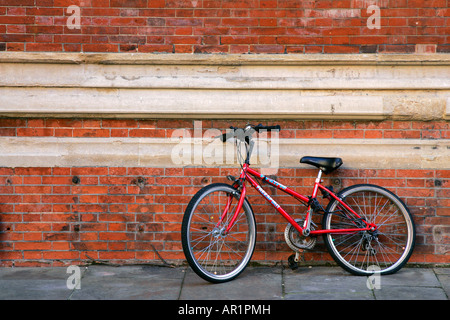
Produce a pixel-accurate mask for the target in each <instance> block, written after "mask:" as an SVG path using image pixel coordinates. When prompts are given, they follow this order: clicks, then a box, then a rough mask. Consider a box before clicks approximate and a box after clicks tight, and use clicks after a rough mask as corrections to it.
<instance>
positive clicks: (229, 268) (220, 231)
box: [181, 183, 256, 283]
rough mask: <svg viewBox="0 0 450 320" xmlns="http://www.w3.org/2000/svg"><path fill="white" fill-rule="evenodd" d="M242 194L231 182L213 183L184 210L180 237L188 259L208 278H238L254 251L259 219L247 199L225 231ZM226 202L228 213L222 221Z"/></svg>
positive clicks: (198, 271) (193, 266)
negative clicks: (230, 225) (226, 230)
mask: <svg viewBox="0 0 450 320" xmlns="http://www.w3.org/2000/svg"><path fill="white" fill-rule="evenodd" d="M239 197H240V194H239V193H238V192H236V189H234V188H233V187H232V186H230V185H227V184H223V183H216V184H211V185H209V186H206V187H204V188H203V189H201V190H200V191H198V192H197V194H195V196H194V197H193V198H192V200H191V201H190V202H189V205H188V206H187V208H186V211H185V213H184V217H183V223H182V229H181V240H182V245H183V251H184V254H185V256H186V260H187V261H188V263H189V265H190V266H191V268H192V269H193V270H194V271H195V273H197V274H198V275H199V276H200V277H202V278H203V279H205V280H207V281H210V282H213V283H219V282H226V281H230V280H232V279H234V278H236V277H237V276H238V275H239V274H240V273H241V272H242V271H244V269H245V267H246V266H247V265H248V263H249V262H250V259H251V257H252V255H253V251H254V249H255V242H256V223H255V218H254V215H253V210H252V208H251V206H250V203H249V202H248V201H247V199H245V201H244V203H243V206H242V209H241V211H240V212H239V215H238V217H237V219H236V222H235V224H234V225H233V227H232V228H231V229H230V230H229V232H228V233H225V232H224V231H225V229H226V227H227V226H228V223H229V221H230V220H231V218H232V216H233V214H234V212H235V210H236V206H237V203H238V200H239ZM227 206H228V208H229V209H228V213H227V214H226V216H225V217H224V218H223V219H222V221H221V222H220V223H219V221H220V218H221V217H222V214H223V212H224V210H225V208H226V207H227Z"/></svg>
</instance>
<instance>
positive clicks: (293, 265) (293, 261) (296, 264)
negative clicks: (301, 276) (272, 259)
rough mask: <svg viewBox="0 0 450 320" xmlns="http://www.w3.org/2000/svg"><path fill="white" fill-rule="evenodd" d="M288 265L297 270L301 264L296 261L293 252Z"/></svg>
mask: <svg viewBox="0 0 450 320" xmlns="http://www.w3.org/2000/svg"><path fill="white" fill-rule="evenodd" d="M288 266H289V268H290V269H291V270H297V269H298V267H299V265H298V262H296V261H295V254H292V255H290V256H289V258H288Z"/></svg>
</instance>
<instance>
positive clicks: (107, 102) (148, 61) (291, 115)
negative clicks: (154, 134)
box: [0, 52, 450, 120]
mask: <svg viewBox="0 0 450 320" xmlns="http://www.w3.org/2000/svg"><path fill="white" fill-rule="evenodd" d="M0 74H1V75H2V77H1V78H0V95H1V96H2V99H1V100H0V116H19V117H22V116H23V117H30V116H39V117H134V118H193V119H195V118H198V119H201V118H229V119H255V118H260V119H264V118H266V119H367V120H382V119H394V120H396V119H400V120H409V119H413V120H442V119H447V120H448V119H450V77H449V76H448V75H449V74H450V55H448V54H428V55H426V54H423V55H417V54H409V55H408V54H400V55H387V54H385V55H380V54H373V55H370V54H355V55H276V54H273V55H268V54H263V55H220V54H210V55H205V54H142V53H139V54H137V53H114V54H108V53H101V54H100V53H25V52H4V53H1V54H0Z"/></svg>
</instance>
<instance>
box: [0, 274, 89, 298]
mask: <svg viewBox="0 0 450 320" xmlns="http://www.w3.org/2000/svg"><path fill="white" fill-rule="evenodd" d="M80 271H82V270H80ZM69 275H70V274H68V273H67V268H2V269H1V272H0V300H66V299H68V298H69V296H70V294H71V290H69V289H68V288H67V278H68V276H69Z"/></svg>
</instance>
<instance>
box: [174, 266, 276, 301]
mask: <svg viewBox="0 0 450 320" xmlns="http://www.w3.org/2000/svg"><path fill="white" fill-rule="evenodd" d="M281 284H282V275H281V269H280V268H270V267H267V268H264V267H247V268H246V269H245V270H244V272H243V273H242V274H240V275H239V277H238V278H236V279H235V280H233V281H229V282H225V283H220V284H212V283H209V282H207V281H205V280H203V279H202V278H200V277H199V276H198V275H197V274H195V273H194V272H193V271H192V270H191V269H188V270H187V272H186V278H185V280H184V283H183V289H182V292H181V295H180V299H181V300H278V299H282V285H281Z"/></svg>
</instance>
